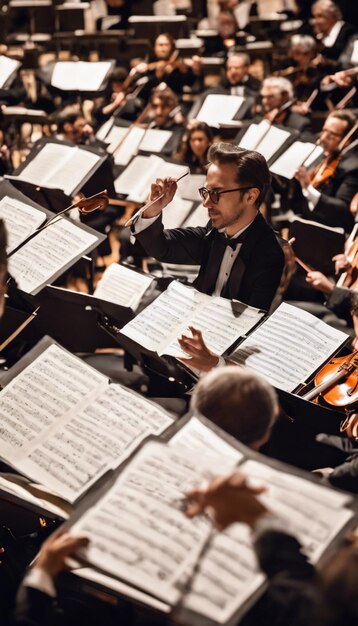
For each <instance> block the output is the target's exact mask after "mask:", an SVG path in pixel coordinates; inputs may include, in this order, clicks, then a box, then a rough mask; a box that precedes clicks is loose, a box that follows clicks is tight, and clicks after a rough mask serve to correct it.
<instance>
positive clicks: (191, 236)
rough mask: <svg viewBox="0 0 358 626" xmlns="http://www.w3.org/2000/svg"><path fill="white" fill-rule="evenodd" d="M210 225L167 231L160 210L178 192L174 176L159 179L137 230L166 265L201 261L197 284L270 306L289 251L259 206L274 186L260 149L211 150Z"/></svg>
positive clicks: (206, 195) (222, 146)
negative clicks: (266, 220) (278, 239)
mask: <svg viewBox="0 0 358 626" xmlns="http://www.w3.org/2000/svg"><path fill="white" fill-rule="evenodd" d="M208 159H209V164H210V165H209V168H208V172H207V182H206V187H204V188H202V189H201V190H200V193H201V196H202V199H203V205H204V206H205V207H206V208H207V209H208V217H209V220H210V221H209V223H208V224H207V226H206V227H205V228H201V227H198V228H178V229H171V230H164V229H163V223H162V220H161V213H162V211H163V210H164V209H165V207H166V206H167V205H168V204H169V203H170V202H171V200H172V199H173V197H174V195H175V192H176V182H175V181H174V180H173V179H164V180H162V179H157V180H156V182H155V183H154V184H153V185H152V187H151V194H150V198H151V200H152V201H153V204H152V205H151V206H150V208H148V209H147V210H146V211H145V213H144V216H143V217H142V218H139V220H138V221H137V222H136V223H135V225H134V228H133V233H134V235H135V236H136V238H137V239H138V241H139V243H140V244H141V245H142V246H143V248H144V249H145V251H146V252H147V254H148V255H150V256H153V257H155V258H157V259H158V260H159V261H164V262H167V263H179V264H184V265H187V264H192V265H200V271H199V275H198V277H197V278H196V280H195V281H194V283H193V284H194V286H195V287H196V288H197V289H198V290H199V291H202V292H204V293H207V294H216V295H221V296H222V297H224V298H230V299H233V298H235V299H238V300H240V301H242V302H244V303H246V304H249V305H251V306H254V307H258V308H262V309H269V308H270V305H271V303H272V300H273V298H274V296H275V293H276V290H277V287H278V285H279V283H280V279H281V274H282V270H283V267H284V255H283V252H282V249H281V246H280V244H279V243H278V241H277V239H276V236H275V233H274V231H273V230H272V228H271V227H270V226H269V225H268V224H267V223H266V222H265V220H264V218H263V217H262V215H261V213H260V211H259V208H260V205H261V203H262V201H263V199H264V197H265V195H266V192H267V189H268V188H269V185H270V174H269V171H268V167H267V163H266V161H265V159H264V158H263V157H262V155H260V154H259V153H258V152H254V151H250V150H243V149H241V148H239V147H237V146H234V145H232V144H226V143H217V144H213V145H212V146H211V148H210V150H209V153H208Z"/></svg>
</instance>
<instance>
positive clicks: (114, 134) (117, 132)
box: [104, 124, 128, 154]
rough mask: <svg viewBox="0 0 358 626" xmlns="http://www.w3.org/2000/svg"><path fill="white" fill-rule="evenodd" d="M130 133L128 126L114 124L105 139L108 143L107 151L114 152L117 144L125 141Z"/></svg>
mask: <svg viewBox="0 0 358 626" xmlns="http://www.w3.org/2000/svg"><path fill="white" fill-rule="evenodd" d="M127 133H128V128H127V127H126V126H117V125H116V124H114V125H113V126H112V128H111V129H110V131H109V133H108V134H107V136H106V138H105V139H104V141H105V142H106V143H108V144H109V145H108V146H107V152H109V153H110V154H113V152H114V151H115V149H116V148H117V146H118V145H119V144H120V143H121V141H123V139H124V138H125V136H126V134H127Z"/></svg>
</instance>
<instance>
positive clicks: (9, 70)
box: [0, 55, 20, 87]
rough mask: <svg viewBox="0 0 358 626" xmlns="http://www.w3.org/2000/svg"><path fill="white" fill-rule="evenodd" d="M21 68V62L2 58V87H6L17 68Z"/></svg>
mask: <svg viewBox="0 0 358 626" xmlns="http://www.w3.org/2000/svg"><path fill="white" fill-rule="evenodd" d="M18 67H20V63H19V61H15V60H14V59H9V57H6V56H4V55H1V56H0V87H4V85H5V83H6V81H7V80H8V79H9V78H10V76H11V74H13V73H14V72H15V71H16V70H17V68H18Z"/></svg>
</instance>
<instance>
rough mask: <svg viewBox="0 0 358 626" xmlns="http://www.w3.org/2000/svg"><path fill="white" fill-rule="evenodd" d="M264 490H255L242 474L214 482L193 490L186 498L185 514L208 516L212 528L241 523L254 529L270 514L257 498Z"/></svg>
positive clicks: (257, 488)
mask: <svg viewBox="0 0 358 626" xmlns="http://www.w3.org/2000/svg"><path fill="white" fill-rule="evenodd" d="M264 491H265V487H262V486H260V487H252V486H250V485H248V484H247V482H246V477H245V476H244V474H242V472H241V471H240V470H237V471H236V472H234V473H233V474H231V475H229V476H221V477H218V478H215V479H213V480H212V481H210V482H209V483H208V484H207V485H204V486H203V487H198V488H195V489H191V490H190V491H188V492H187V493H186V494H185V495H186V497H187V498H188V499H189V501H190V505H189V507H188V508H187V510H186V513H185V514H186V516H187V517H195V516H196V515H200V513H203V512H207V513H208V514H209V516H210V517H211V519H212V521H213V524H214V525H215V526H216V528H218V529H219V530H224V529H225V528H227V526H229V525H230V524H233V523H234V522H242V523H244V524H248V525H249V526H251V527H254V526H255V523H256V522H257V520H258V519H259V518H260V517H261V516H262V515H265V514H267V513H268V511H267V509H266V507H265V506H264V505H263V504H262V503H261V502H260V500H258V498H257V496H258V495H260V494H262V493H263V492H264Z"/></svg>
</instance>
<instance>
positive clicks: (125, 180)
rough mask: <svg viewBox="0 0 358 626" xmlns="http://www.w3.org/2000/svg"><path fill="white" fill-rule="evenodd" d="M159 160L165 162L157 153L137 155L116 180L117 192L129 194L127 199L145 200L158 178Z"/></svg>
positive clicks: (134, 200)
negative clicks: (152, 184) (156, 173)
mask: <svg viewBox="0 0 358 626" xmlns="http://www.w3.org/2000/svg"><path fill="white" fill-rule="evenodd" d="M158 161H160V162H163V160H162V159H160V157H158V156H155V155H151V156H150V157H149V156H142V155H139V156H136V157H135V158H134V159H133V161H132V162H131V163H130V164H129V165H128V167H126V169H125V170H124V172H122V174H120V176H118V178H117V179H116V180H115V181H114V188H115V190H116V192H117V193H121V194H125V195H127V199H128V200H132V201H133V202H141V201H142V200H141V198H143V200H145V199H146V198H147V196H148V194H149V190H150V185H151V183H152V182H153V180H155V178H156V175H155V172H156V171H157V164H158Z"/></svg>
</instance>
